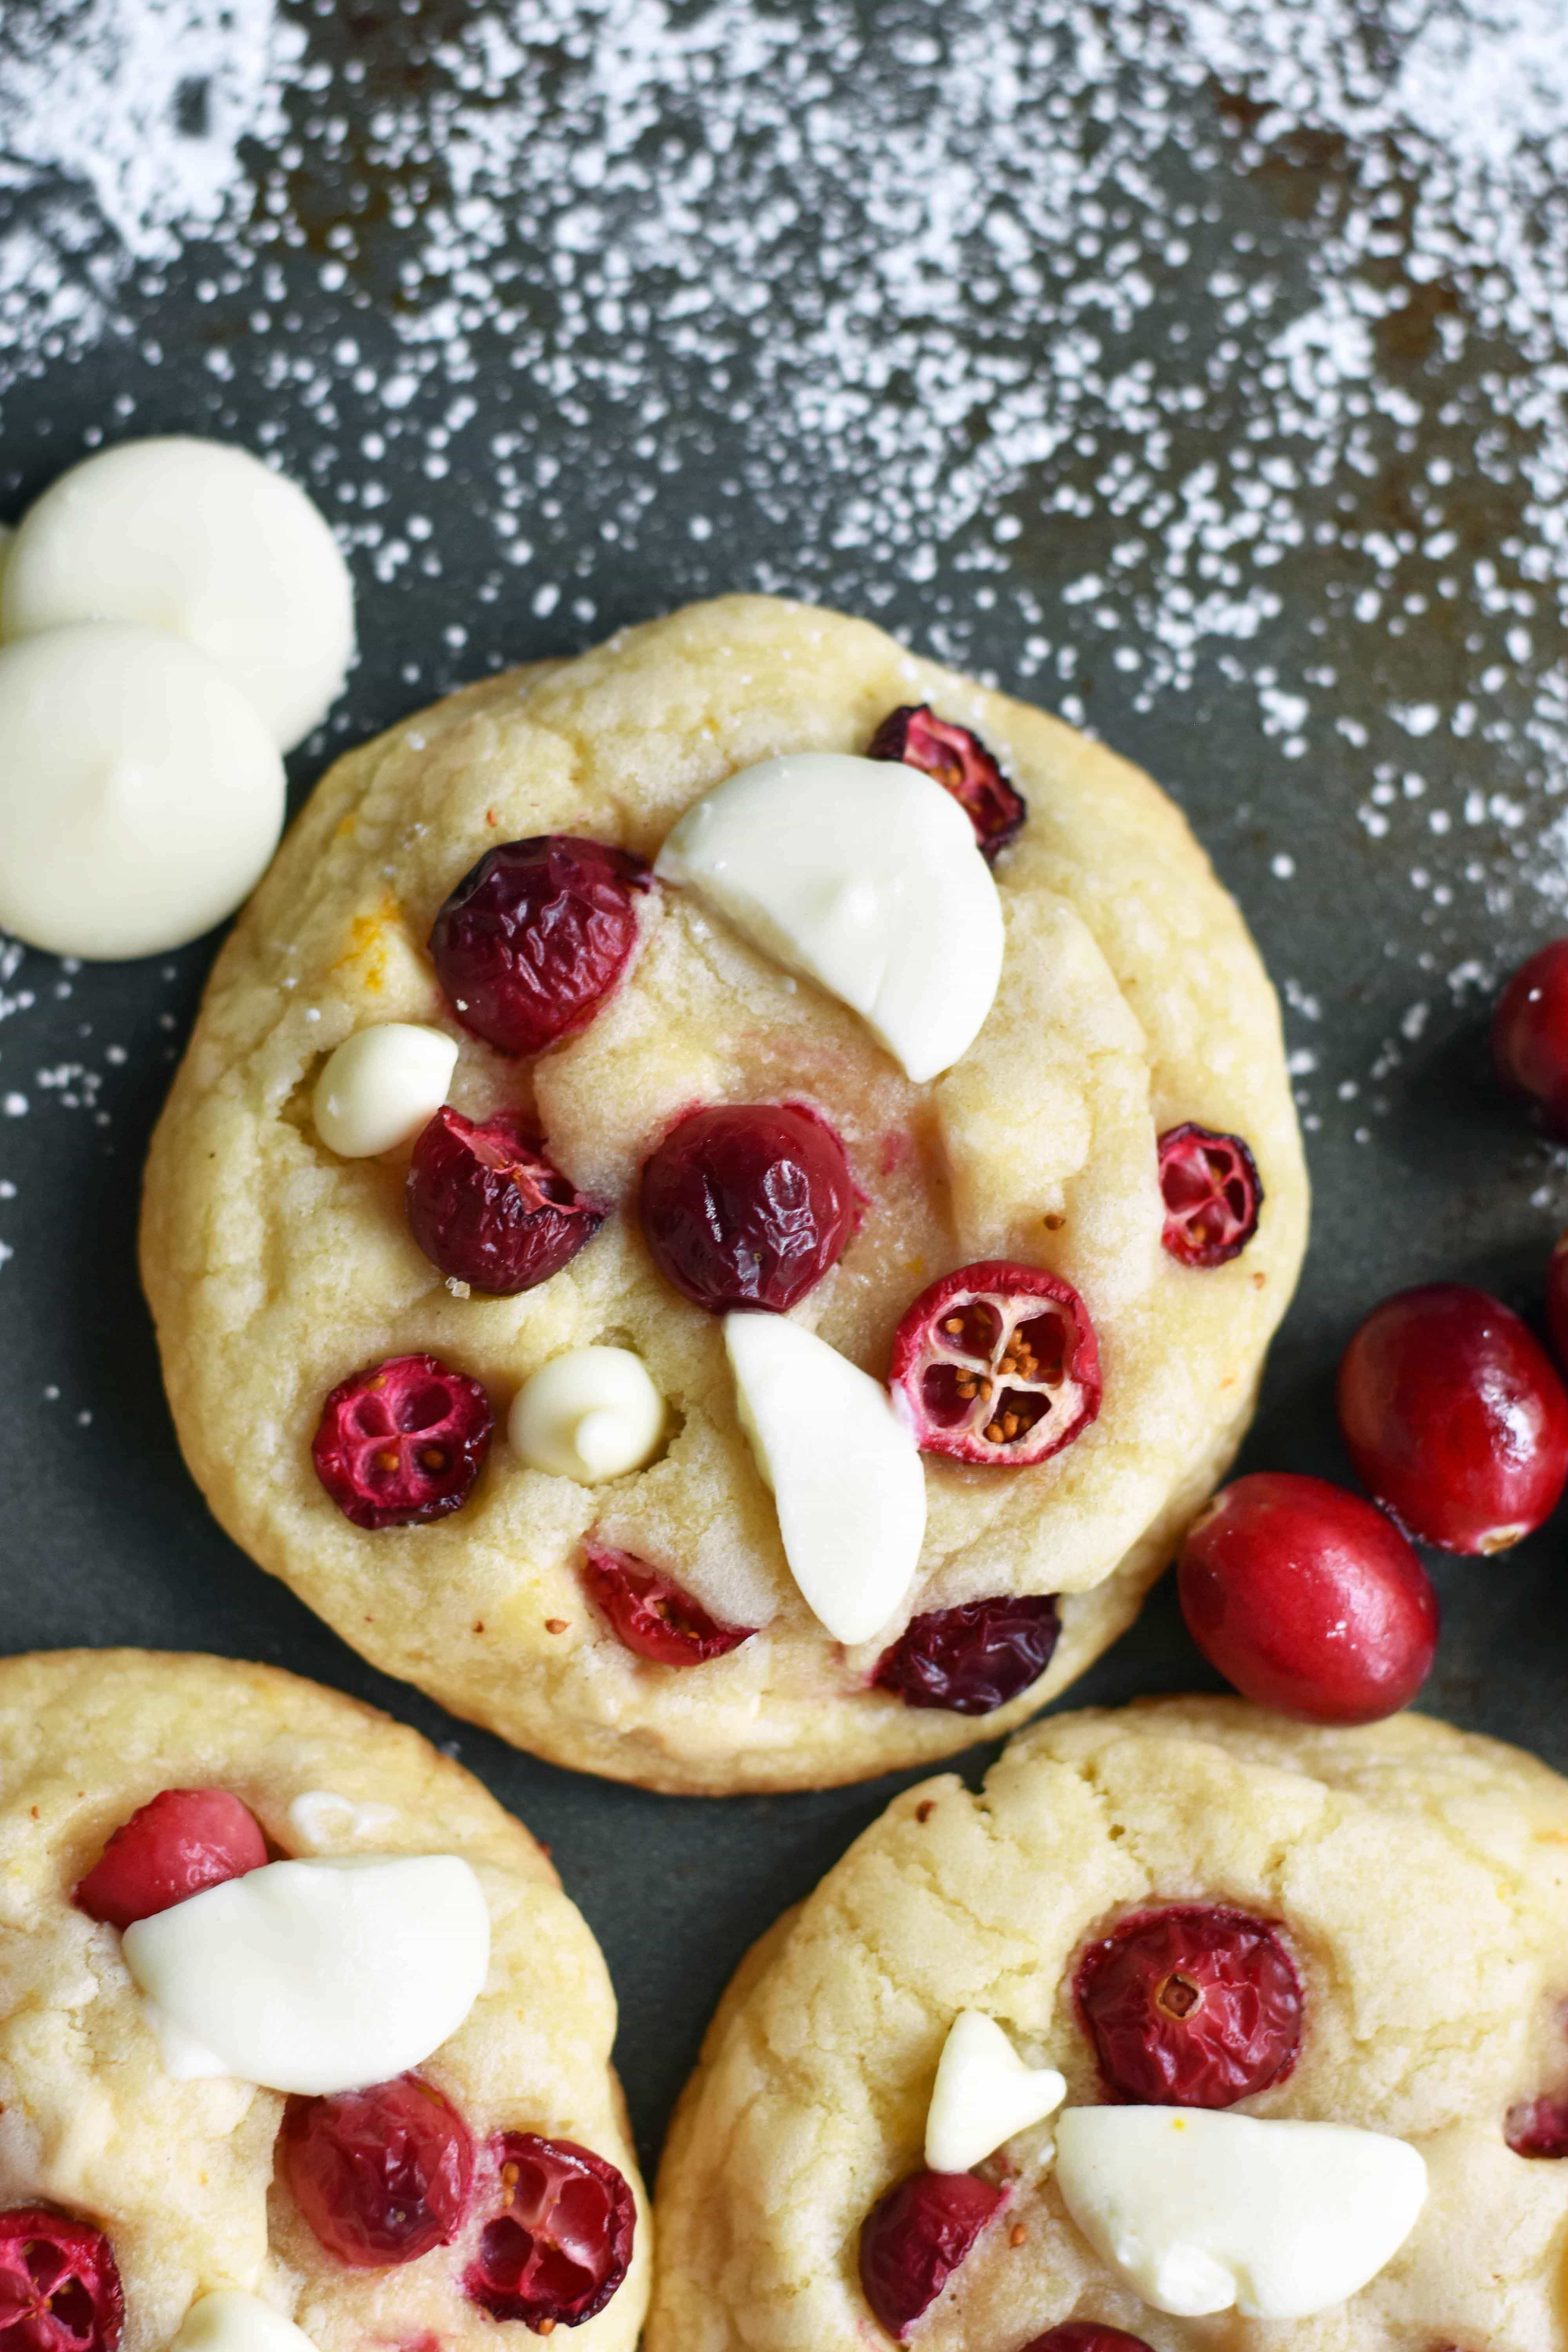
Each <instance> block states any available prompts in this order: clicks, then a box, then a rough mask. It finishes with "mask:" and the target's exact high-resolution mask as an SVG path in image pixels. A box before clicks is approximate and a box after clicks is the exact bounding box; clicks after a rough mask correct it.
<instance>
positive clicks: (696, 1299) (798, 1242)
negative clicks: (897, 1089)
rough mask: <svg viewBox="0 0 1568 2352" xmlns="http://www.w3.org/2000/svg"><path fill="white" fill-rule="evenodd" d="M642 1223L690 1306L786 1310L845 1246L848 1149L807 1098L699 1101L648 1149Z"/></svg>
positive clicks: (853, 1202) (850, 1200) (850, 1195)
mask: <svg viewBox="0 0 1568 2352" xmlns="http://www.w3.org/2000/svg"><path fill="white" fill-rule="evenodd" d="M641 1206H642V1229H643V1234H644V1236H645V1238H646V1240H647V1245H648V1249H649V1251H650V1253H651V1255H652V1256H653V1260H654V1263H655V1265H657V1266H658V1270H659V1272H660V1273H661V1274H662V1275H663V1276H664V1277H665V1279H666V1281H667V1282H671V1283H673V1284H674V1286H675V1287H676V1289H677V1290H679V1292H680V1293H681V1295H682V1296H683V1297H687V1298H689V1299H690V1301H691V1303H692V1305H693V1306H694V1307H706V1308H707V1309H708V1311H709V1313H710V1314H712V1315H724V1314H727V1313H728V1312H729V1310H730V1309H731V1307H769V1308H771V1309H772V1310H773V1312H774V1313H776V1314H779V1315H783V1314H784V1313H785V1312H786V1310H787V1309H788V1308H790V1307H793V1306H794V1305H795V1301H796V1300H797V1299H799V1298H804V1297H805V1294H806V1292H807V1291H808V1290H810V1289H811V1288H812V1286H813V1285H814V1284H816V1283H818V1282H820V1281H821V1280H822V1277H823V1276H824V1275H825V1274H826V1273H827V1272H828V1270H829V1268H830V1267H832V1266H835V1265H837V1263H838V1261H839V1259H840V1258H841V1257H842V1256H843V1255H844V1251H845V1248H846V1245H847V1243H848V1240H849V1237H850V1235H851V1234H853V1232H854V1231H855V1227H856V1224H857V1223H858V1215H859V1195H858V1193H857V1192H856V1190H855V1180H854V1178H853V1176H851V1174H850V1172H849V1159H848V1155H847V1152H846V1151H845V1149H844V1146H843V1144H842V1143H841V1142H840V1141H839V1139H838V1137H837V1135H836V1134H835V1132H834V1130H833V1129H832V1128H831V1127H829V1125H828V1124H827V1121H826V1119H825V1118H819V1117H818V1115H817V1113H816V1111H814V1110H810V1109H808V1108H806V1106H805V1104H804V1103H724V1104H716V1105H714V1106H713V1107H711V1108H709V1109H706V1110H694V1111H690V1112H689V1113H688V1114H687V1116H686V1117H685V1118H682V1119H680V1120H679V1121H678V1122H677V1124H676V1125H675V1126H674V1127H672V1128H671V1129H670V1130H669V1132H668V1135H667V1136H666V1137H665V1138H664V1140H663V1141H662V1142H661V1143H659V1144H658V1145H657V1146H656V1148H655V1149H654V1150H652V1151H651V1152H650V1153H649V1154H648V1157H647V1160H646V1161H645V1162H644V1165H643V1171H642V1195H641Z"/></svg>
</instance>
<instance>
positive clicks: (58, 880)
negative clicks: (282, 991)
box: [0, 621, 284, 960]
mask: <svg viewBox="0 0 1568 2352" xmlns="http://www.w3.org/2000/svg"><path fill="white" fill-rule="evenodd" d="M283 793H284V780H283V762H282V761H281V759H280V758H279V753H278V747H277V745H276V744H275V743H274V742H273V740H272V738H271V736H270V735H269V734H268V731H267V729H266V728H265V727H264V726H263V725H262V722H261V720H260V719H258V717H257V715H256V712H255V710H254V709H253V708H252V707H251V705H250V704H249V703H248V702H247V700H246V698H245V697H244V696H243V695H242V694H240V693H239V692H238V690H237V688H235V687H234V686H232V685H231V684H230V682H229V680H228V679H227V678H226V677H225V676H224V675H223V672H222V671H221V670H219V669H216V668H215V667H214V666H213V664H212V663H211V662H209V661H208V660H207V659H206V658H205V656H203V655H201V654H198V653H196V652H195V651H193V649H192V648H191V647H190V646H187V645H185V644H184V643H183V642H182V640H181V639H180V638H178V637H172V636H169V635H166V634H165V633H164V632H163V630H161V629H148V628H141V627H137V626H134V625H131V624H130V623H127V622H121V621H83V622H79V623H78V624H77V625H75V626H73V627H70V628H60V629H51V630H49V631H48V632H47V634H46V635H42V636H37V637H25V638H23V639H22V640H20V642H19V643H17V644H16V645H14V646H4V647H0V925H3V926H4V928H5V929H6V930H9V931H14V932H15V933H16V937H17V938H18V939H22V940H26V942H27V944H28V946H29V947H36V948H48V949H52V950H54V952H55V953H56V954H57V955H76V956H86V957H89V958H94V959H103V960H108V959H112V958H115V957H119V956H142V955H155V954H158V953H159V952H161V951H162V950H164V949H167V948H177V947H183V946H184V943H185V941H186V940H195V939H199V938H200V936H201V934H202V933H203V932H204V931H206V930H210V929H212V926H213V925H214V924H215V923H217V922H221V921H222V919H223V918H224V917H225V916H226V915H231V914H232V913H233V912H234V910H235V908H237V906H238V905H239V903H240V901H241V899H243V898H247V897H248V896H249V894H250V892H251V890H252V889H253V888H254V887H255V885H256V884H257V882H258V881H259V879H260V877H261V876H262V874H263V872H264V871H265V869H266V867H267V865H268V860H269V859H270V857H271V856H272V853H273V851H274V849H276V847H277V846H278V836H279V833H280V832H281V831H282V827H283Z"/></svg>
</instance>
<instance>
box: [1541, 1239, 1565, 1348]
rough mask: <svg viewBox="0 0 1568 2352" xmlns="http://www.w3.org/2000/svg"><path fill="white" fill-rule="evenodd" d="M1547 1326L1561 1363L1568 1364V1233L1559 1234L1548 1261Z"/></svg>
mask: <svg viewBox="0 0 1568 2352" xmlns="http://www.w3.org/2000/svg"><path fill="white" fill-rule="evenodd" d="M1546 1328H1547V1329H1548V1330H1549V1331H1550V1332H1551V1334H1552V1346H1553V1347H1554V1348H1555V1349H1556V1350H1557V1360H1558V1362H1559V1364H1562V1365H1564V1366H1568V1233H1563V1234H1558V1236H1557V1246H1556V1248H1555V1249H1554V1250H1553V1251H1552V1255H1551V1256H1550V1257H1549V1258H1548V1259H1547V1261H1546Z"/></svg>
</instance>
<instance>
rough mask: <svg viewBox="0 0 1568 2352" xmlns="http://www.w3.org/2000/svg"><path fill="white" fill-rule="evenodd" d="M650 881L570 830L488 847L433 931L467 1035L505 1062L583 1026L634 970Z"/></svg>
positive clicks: (639, 863)
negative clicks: (629, 964)
mask: <svg viewBox="0 0 1568 2352" xmlns="http://www.w3.org/2000/svg"><path fill="white" fill-rule="evenodd" d="M652 878H653V877H652V875H651V873H650V871H649V869H648V867H647V865H646V864H645V863H644V861H643V860H642V859H641V858H640V857H634V856H632V855H631V853H630V851H629V850H625V849H611V848H610V847H608V846H607V845H606V844H605V843H604V842H601V841H579V840H576V839H574V837H573V835H570V834H565V833H542V834H536V835H534V836H533V838H532V839H531V840H529V841H503V842H502V843H500V845H499V846H498V847H497V848H495V849H491V850H488V851H487V852H486V854H485V856H483V857H481V858H480V860H479V864H478V865H477V866H473V867H471V868H470V870H469V871H468V873H467V874H465V875H464V877H463V878H462V880H461V881H460V882H459V883H458V887H457V888H456V889H455V890H454V891H453V893H452V895H451V897H450V898H448V899H447V903H446V905H445V906H444V907H443V908H442V909H441V911H440V913H439V914H438V915H437V918H436V922H435V926H434V929H432V930H431V933H430V953H431V955H432V957H433V958H434V959H435V963H436V972H437V978H438V979H439V981H440V982H441V985H442V987H443V988H444V989H445V990H446V992H447V996H448V997H449V998H450V1000H451V1004H452V1010H453V1011H454V1012H455V1013H456V1014H457V1016H458V1020H459V1021H460V1022H461V1023H462V1024H463V1026H464V1027H465V1028H466V1029H471V1030H472V1031H473V1033H474V1034H475V1036H476V1037H483V1038H485V1039H486V1040H487V1042H488V1043H489V1044H490V1045H499V1046H500V1050H501V1052H502V1053H503V1054H541V1053H542V1052H543V1050H544V1048H545V1046H546V1045H554V1044H555V1042H556V1040H557V1039H558V1038H561V1037H569V1036H570V1035H571V1034H572V1033H573V1032H574V1030H577V1029H582V1028H585V1027H586V1025H587V1024H588V1023H589V1022H590V1021H591V1020H592V1019H593V1017H594V1015H595V1013H597V1011H598V1009H599V1007H600V1005H601V1004H603V1003H604V1001H605V997H606V996H608V994H609V992H610V991H611V989H612V988H614V986H615V984H616V982H617V981H618V980H619V978H620V976H621V974H622V972H623V971H625V969H626V961H627V959H628V958H629V956H630V955H631V951H632V950H633V948H634V947H635V946H636V944H637V911H636V905H635V901H636V898H637V893H638V892H639V891H642V890H646V889H647V888H648V887H649V885H650V883H651V881H652Z"/></svg>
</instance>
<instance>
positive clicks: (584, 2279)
mask: <svg viewBox="0 0 1568 2352" xmlns="http://www.w3.org/2000/svg"><path fill="white" fill-rule="evenodd" d="M489 2157H490V2162H491V2164H492V2166H493V2168H494V2172H495V2179H494V2182H493V2184H492V2189H493V2196H492V2206H493V2210H492V2211H491V2216H490V2219H489V2220H488V2221H486V2222H485V2225H484V2228H483V2229H482V2231H480V2233H479V2250H478V2252H477V2253H476V2254H475V2256H474V2259H473V2261H472V2262H471V2263H469V2265H468V2269H467V2271H466V2272H465V2273H463V2284H464V2286H465V2288H466V2289H467V2291H468V2294H469V2296H470V2297H471V2299H472V2300H473V2301H474V2302H475V2303H477V2304H479V2305H480V2307H481V2308H482V2309H483V2310H485V2311H488V2312H489V2315H490V2317H491V2318H492V2319H521V2321H522V2322H523V2323H524V2325H525V2326H529V2327H531V2328H532V2329H533V2331H534V2333H535V2334H536V2335H548V2334H549V2333H550V2330H551V2329H552V2327H554V2326H557V2325H558V2324H559V2325H561V2326H566V2327H575V2326H577V2325H578V2324H579V2322H580V2321H582V2320H584V2319H592V2318H593V2316H594V2314H595V2312H596V2311H603V2309H604V2308H605V2305H606V2304H607V2303H608V2302H609V2300H610V2297H611V2296H612V2295H613V2294H615V2292H616V2288H617V2287H618V2286H619V2285H620V2283H621V2281H622V2280H623V2279H624V2278H625V2276H626V2271H627V2269H628V2267H629V2265H630V2263H631V2259H632V2237H633V2234H634V2232H635V2231H636V2229H637V2203H636V2200H635V2199H634V2198H633V2196H632V2192H631V2189H630V2188H629V2187H628V2185H627V2183H626V2180H625V2179H623V2178H622V2176H621V2175H620V2173H618V2172H617V2171H616V2168H615V2166H614V2165H613V2164H610V2163H608V2162H607V2161H606V2160H605V2158H604V2157H602V2156H595V2155H594V2154H593V2153H592V2152H591V2150H589V2149H588V2148H585V2147H577V2146H576V2144H575V2143H574V2141H572V2140H569V2139H541V2138H539V2137H537V2135H536V2134H535V2133H533V2132H498V2133H497V2134H496V2136H495V2137H494V2138H493V2139H492V2140H491V2142H490V2145H489Z"/></svg>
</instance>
